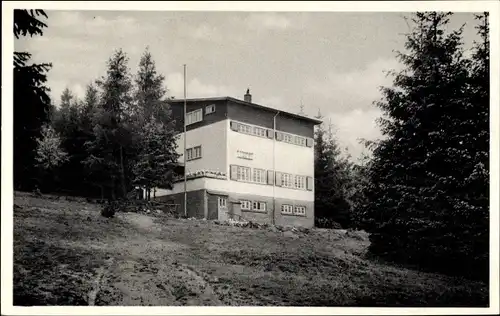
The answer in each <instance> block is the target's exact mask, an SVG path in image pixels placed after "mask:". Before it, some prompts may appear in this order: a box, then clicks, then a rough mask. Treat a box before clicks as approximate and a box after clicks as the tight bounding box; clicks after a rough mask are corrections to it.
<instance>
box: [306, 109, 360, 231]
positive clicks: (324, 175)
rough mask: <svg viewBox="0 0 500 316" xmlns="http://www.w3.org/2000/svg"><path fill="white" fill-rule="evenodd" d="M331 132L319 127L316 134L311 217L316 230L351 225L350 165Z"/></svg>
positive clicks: (321, 126) (319, 116) (329, 129)
mask: <svg viewBox="0 0 500 316" xmlns="http://www.w3.org/2000/svg"><path fill="white" fill-rule="evenodd" d="M317 118H321V115H320V114H318V116H317ZM331 128H332V126H331V124H330V125H329V126H328V130H325V127H324V126H323V125H320V126H318V127H317V128H316V131H315V145H314V147H315V164H314V178H315V189H314V191H315V199H314V200H315V202H314V210H315V211H314V215H315V218H316V226H318V227H338V226H336V225H335V223H338V224H340V225H341V226H342V227H348V226H350V224H351V207H350V204H349V202H348V200H347V193H348V186H349V184H350V181H349V177H350V174H349V173H350V170H349V169H350V164H349V162H348V160H347V159H346V158H344V157H341V151H340V149H339V145H338V144H337V141H336V139H335V137H334V134H333V132H332V130H331ZM332 225H333V226H332Z"/></svg>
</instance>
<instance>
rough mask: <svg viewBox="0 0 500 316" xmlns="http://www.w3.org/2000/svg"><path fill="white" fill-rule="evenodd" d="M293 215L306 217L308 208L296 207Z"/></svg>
mask: <svg viewBox="0 0 500 316" xmlns="http://www.w3.org/2000/svg"><path fill="white" fill-rule="evenodd" d="M293 215H299V216H305V215H306V207H305V206H295V209H294V212H293Z"/></svg>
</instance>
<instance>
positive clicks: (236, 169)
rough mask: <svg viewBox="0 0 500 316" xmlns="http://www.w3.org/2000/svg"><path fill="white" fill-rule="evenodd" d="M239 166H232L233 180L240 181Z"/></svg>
mask: <svg viewBox="0 0 500 316" xmlns="http://www.w3.org/2000/svg"><path fill="white" fill-rule="evenodd" d="M237 173H238V166H235V165H231V175H230V176H231V180H238V176H237Z"/></svg>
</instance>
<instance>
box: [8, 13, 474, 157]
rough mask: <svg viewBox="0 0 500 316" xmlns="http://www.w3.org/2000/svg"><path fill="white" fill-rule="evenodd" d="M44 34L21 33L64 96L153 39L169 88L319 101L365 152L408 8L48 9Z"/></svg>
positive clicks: (354, 148)
mask: <svg viewBox="0 0 500 316" xmlns="http://www.w3.org/2000/svg"><path fill="white" fill-rule="evenodd" d="M46 12H47V14H48V16H49V18H48V19H47V20H46V21H45V22H46V23H47V25H48V28H46V29H45V32H44V35H43V36H42V37H40V36H37V37H33V38H29V37H28V38H22V39H20V40H16V41H15V43H14V45H15V50H16V51H28V52H30V53H32V54H33V58H34V61H35V62H51V63H52V64H53V68H52V69H51V70H50V72H49V74H48V86H49V87H50V88H51V89H52V92H51V95H52V98H53V100H54V102H55V103H56V104H58V103H59V97H60V94H61V92H62V90H63V89H64V88H65V87H68V88H70V89H71V90H72V91H73V92H74V93H75V94H77V95H78V96H80V97H82V96H83V94H84V91H85V86H86V85H87V84H88V83H90V82H91V81H92V80H94V79H96V78H98V77H100V76H102V75H104V74H105V69H106V61H107V60H108V58H109V57H110V56H111V55H112V53H113V50H115V49H117V48H122V49H123V50H124V51H125V52H126V53H127V54H128V56H129V58H130V63H129V67H130V68H131V71H132V73H135V72H136V70H137V65H138V62H139V59H140V56H141V55H142V53H143V52H144V50H145V48H146V46H149V47H150V51H151V53H152V55H153V58H154V60H155V62H156V65H157V68H158V70H159V71H160V72H161V73H162V74H164V75H165V77H166V86H167V88H168V89H169V95H173V96H175V97H177V98H182V96H183V76H182V71H183V68H182V67H183V66H182V65H183V64H187V67H188V69H187V74H188V78H187V82H188V86H187V91H188V97H189V98H194V97H213V96H233V97H236V98H240V99H243V94H244V93H245V91H246V89H247V87H250V89H251V93H252V95H253V101H254V102H256V103H259V104H263V105H268V106H273V107H276V108H279V109H283V110H288V111H292V112H298V111H299V106H300V104H301V102H302V103H303V105H304V110H305V112H306V114H307V115H309V116H313V115H316V114H317V113H318V109H319V110H320V111H321V113H322V114H323V115H324V116H325V120H326V121H328V120H331V122H332V123H333V124H334V125H335V129H336V133H337V137H338V139H339V141H340V143H341V145H342V146H343V147H346V148H347V149H348V151H349V153H350V154H351V155H352V156H353V157H354V158H357V157H359V155H360V154H361V153H362V152H363V146H362V145H360V144H359V143H358V141H357V140H358V139H359V138H366V139H375V138H378V137H379V136H380V132H379V129H378V127H377V126H376V124H375V119H376V118H377V117H379V116H380V112H379V110H378V109H377V108H376V107H375V106H374V105H373V104H372V102H373V101H375V100H377V99H379V98H380V93H379V92H378V87H379V86H382V85H390V83H391V79H390V78H387V77H385V75H384V71H385V70H389V69H394V68H398V67H400V66H399V64H398V62H397V60H396V59H395V53H394V50H401V49H403V45H404V40H405V37H404V35H403V34H404V33H405V32H407V31H408V26H407V24H406V22H405V20H404V19H403V16H404V14H403V13H376V12H374V13H371V12H370V13H369V12H367V13H364V12H358V13H354V12H352V13H342V12H317V13H314V12H304V13H301V12H292V13H275V12H251V13H246V12H193V11H191V12H173V11H163V12H162V11H149V12H148V11H144V12H137V11H135V12H134V11H53V10H48V11H46ZM463 23H467V25H466V26H465V31H464V39H465V42H466V44H467V46H470V43H471V42H472V40H473V39H475V30H474V26H475V22H474V19H473V15H472V14H468V13H457V14H455V15H454V16H453V17H452V23H451V25H450V27H451V28H456V27H458V26H460V25H461V24H463Z"/></svg>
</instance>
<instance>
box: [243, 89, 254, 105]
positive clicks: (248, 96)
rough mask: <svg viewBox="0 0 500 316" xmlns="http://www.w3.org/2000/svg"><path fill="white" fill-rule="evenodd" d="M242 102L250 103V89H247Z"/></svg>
mask: <svg viewBox="0 0 500 316" xmlns="http://www.w3.org/2000/svg"><path fill="white" fill-rule="evenodd" d="M244 100H245V102H248V103H252V95H251V94H250V89H247V93H246V94H245V98H244Z"/></svg>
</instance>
